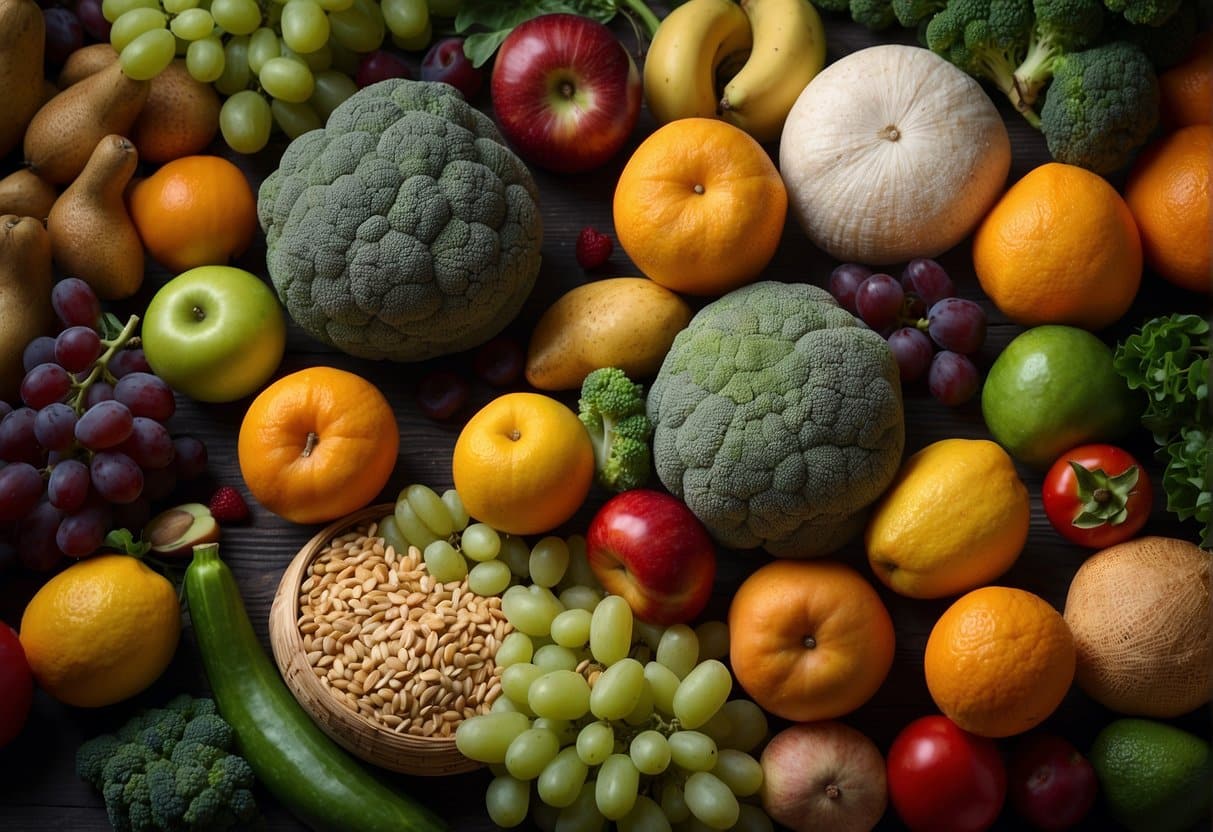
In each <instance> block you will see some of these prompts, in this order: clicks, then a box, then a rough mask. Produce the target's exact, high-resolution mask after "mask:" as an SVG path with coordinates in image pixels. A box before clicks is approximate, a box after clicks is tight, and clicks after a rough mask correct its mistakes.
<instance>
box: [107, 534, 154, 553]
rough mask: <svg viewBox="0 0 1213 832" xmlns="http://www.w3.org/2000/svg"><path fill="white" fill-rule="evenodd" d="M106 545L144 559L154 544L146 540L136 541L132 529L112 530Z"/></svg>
mask: <svg viewBox="0 0 1213 832" xmlns="http://www.w3.org/2000/svg"><path fill="white" fill-rule="evenodd" d="M105 545H106V546H108V547H110V548H111V549H115V550H117V551H119V552H126V553H127V554H128V555H134V556H135V557H137V558H138V557H143V556H144V555H146V554H147V553H148V551H150V550H151V548H152V544H150V543H148V542H147V541H146V540H136V539H135V536H134V535H133V534H131V531H130V529H111V530H110V532H109V534H107V535H106V536H105Z"/></svg>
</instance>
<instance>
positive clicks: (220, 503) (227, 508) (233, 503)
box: [209, 485, 249, 523]
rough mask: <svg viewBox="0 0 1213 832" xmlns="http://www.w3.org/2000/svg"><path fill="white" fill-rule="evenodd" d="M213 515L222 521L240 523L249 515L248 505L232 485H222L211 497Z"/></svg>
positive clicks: (210, 506)
mask: <svg viewBox="0 0 1213 832" xmlns="http://www.w3.org/2000/svg"><path fill="white" fill-rule="evenodd" d="M209 508H210V510H211V515H212V516H213V517H214V518H215V519H216V520H218V521H219V522H220V523H239V522H241V521H242V520H247V519H248V517H249V510H248V505H247V504H246V503H245V502H244V498H243V497H241V496H240V492H239V491H237V490H236V489H234V488H232V487H231V486H230V485H221V486H219V488H218V489H217V490H216V491H215V493H214V495H213V496H212V497H211V502H210V505H209Z"/></svg>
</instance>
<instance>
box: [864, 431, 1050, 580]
mask: <svg viewBox="0 0 1213 832" xmlns="http://www.w3.org/2000/svg"><path fill="white" fill-rule="evenodd" d="M1028 515H1029V506H1028V489H1027V488H1026V487H1025V486H1024V484H1023V482H1022V481H1021V480H1020V479H1019V475H1018V474H1017V473H1016V472H1015V464H1014V463H1013V462H1012V461H1011V457H1010V456H1008V455H1007V452H1006V451H1004V450H1003V449H1002V448H1001V447H1000V446H999V445H997V444H996V443H994V442H991V441H989V440H987V439H944V440H942V441H940V442H935V443H933V444H931V445H928V446H927V447H925V448H923V449H922V450H921V451H919V452H918V453H916V454H914V455H913V456H911V457H910V458H909V459H908V460H906V462H905V464H904V465H903V466H902V468H901V470H900V471H899V472H898V473H897V477H896V478H895V479H894V480H893V484H892V485H890V486H889V489H888V491H886V492H885V494H884V496H883V497H882V498H881V500H880V502H879V503H878V504H877V506H876V508H875V510H874V512H873V514H872V518H871V520H870V521H869V522H868V528H867V531H866V532H865V534H864V544H865V545H866V547H867V551H868V563H869V564H871V566H872V571H873V572H874V573H875V574H876V577H877V578H879V579H880V580H881V581H882V582H883V583H884V584H885V585H886V586H887V587H889V589H891V590H893V591H894V592H898V593H900V594H902V595H908V596H909V597H911V598H943V597H946V596H948V595H956V594H958V593H961V592H965V591H967V590H970V589H973V588H974V587H978V586H981V585H983V584H987V583H989V582H990V581H993V580H994V579H995V578H997V577H998V576H999V575H1001V574H1002V573H1003V572H1006V571H1007V570H1008V569H1010V568H1011V564H1013V563H1014V562H1015V559H1016V558H1017V557H1019V553H1020V552H1021V551H1022V550H1023V546H1024V543H1025V542H1026V541H1027V539H1028Z"/></svg>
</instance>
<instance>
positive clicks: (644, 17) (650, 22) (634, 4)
mask: <svg viewBox="0 0 1213 832" xmlns="http://www.w3.org/2000/svg"><path fill="white" fill-rule="evenodd" d="M619 5H620V6H621V7H622V8H626V9H628V10H629V11H631V12H632V14H634V15H636V16H637V17H638V18H640V22H641V23H643V24H644V28H645V31H646V32H648V33H649V40H652V39H653V35H655V34H657V27H658V26H659V25H660V24H661V21H660V20H658V19H657V15H655V14H653V10H652V9H650V8H649V7H648V6H647V5H645V3H644V0H619Z"/></svg>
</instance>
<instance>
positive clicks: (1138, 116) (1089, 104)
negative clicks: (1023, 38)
mask: <svg viewBox="0 0 1213 832" xmlns="http://www.w3.org/2000/svg"><path fill="white" fill-rule="evenodd" d="M1040 119H1041V131H1042V132H1043V133H1044V135H1045V141H1046V142H1047V143H1048V146H1049V153H1051V154H1052V155H1053V158H1054V159H1056V160H1057V161H1059V162H1065V163H1066V164H1071V165H1079V166H1081V167H1084V168H1087V169H1088V170H1092V171H1094V172H1096V173H1100V174H1106V173H1112V172H1114V171H1116V170H1119V169H1120V168H1122V167H1124V166H1125V165H1126V164H1128V162H1129V160H1130V159H1131V157H1132V155H1133V151H1134V150H1136V149H1137V148H1139V147H1141V146H1142V145H1143V144H1145V143H1146V140H1147V139H1148V138H1149V136H1150V133H1151V132H1152V131H1153V130H1154V128H1155V126H1157V124H1158V79H1157V77H1156V76H1155V75H1154V68H1153V67H1152V66H1151V65H1150V60H1149V58H1147V57H1146V55H1145V53H1144V52H1142V51H1141V49H1140V48H1138V47H1137V46H1134V45H1133V44H1130V43H1125V42H1123V41H1116V42H1114V43H1109V44H1104V45H1102V46H1096V47H1094V48H1092V49H1087V50H1085V51H1082V52H1072V53H1069V54H1066V55H1062V56H1061V57H1060V58H1058V59H1057V61H1056V63H1055V65H1054V72H1053V82H1052V83H1051V84H1050V85H1049V88H1048V90H1047V92H1046V94H1045V103H1044V107H1042V108H1041V111H1040Z"/></svg>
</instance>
